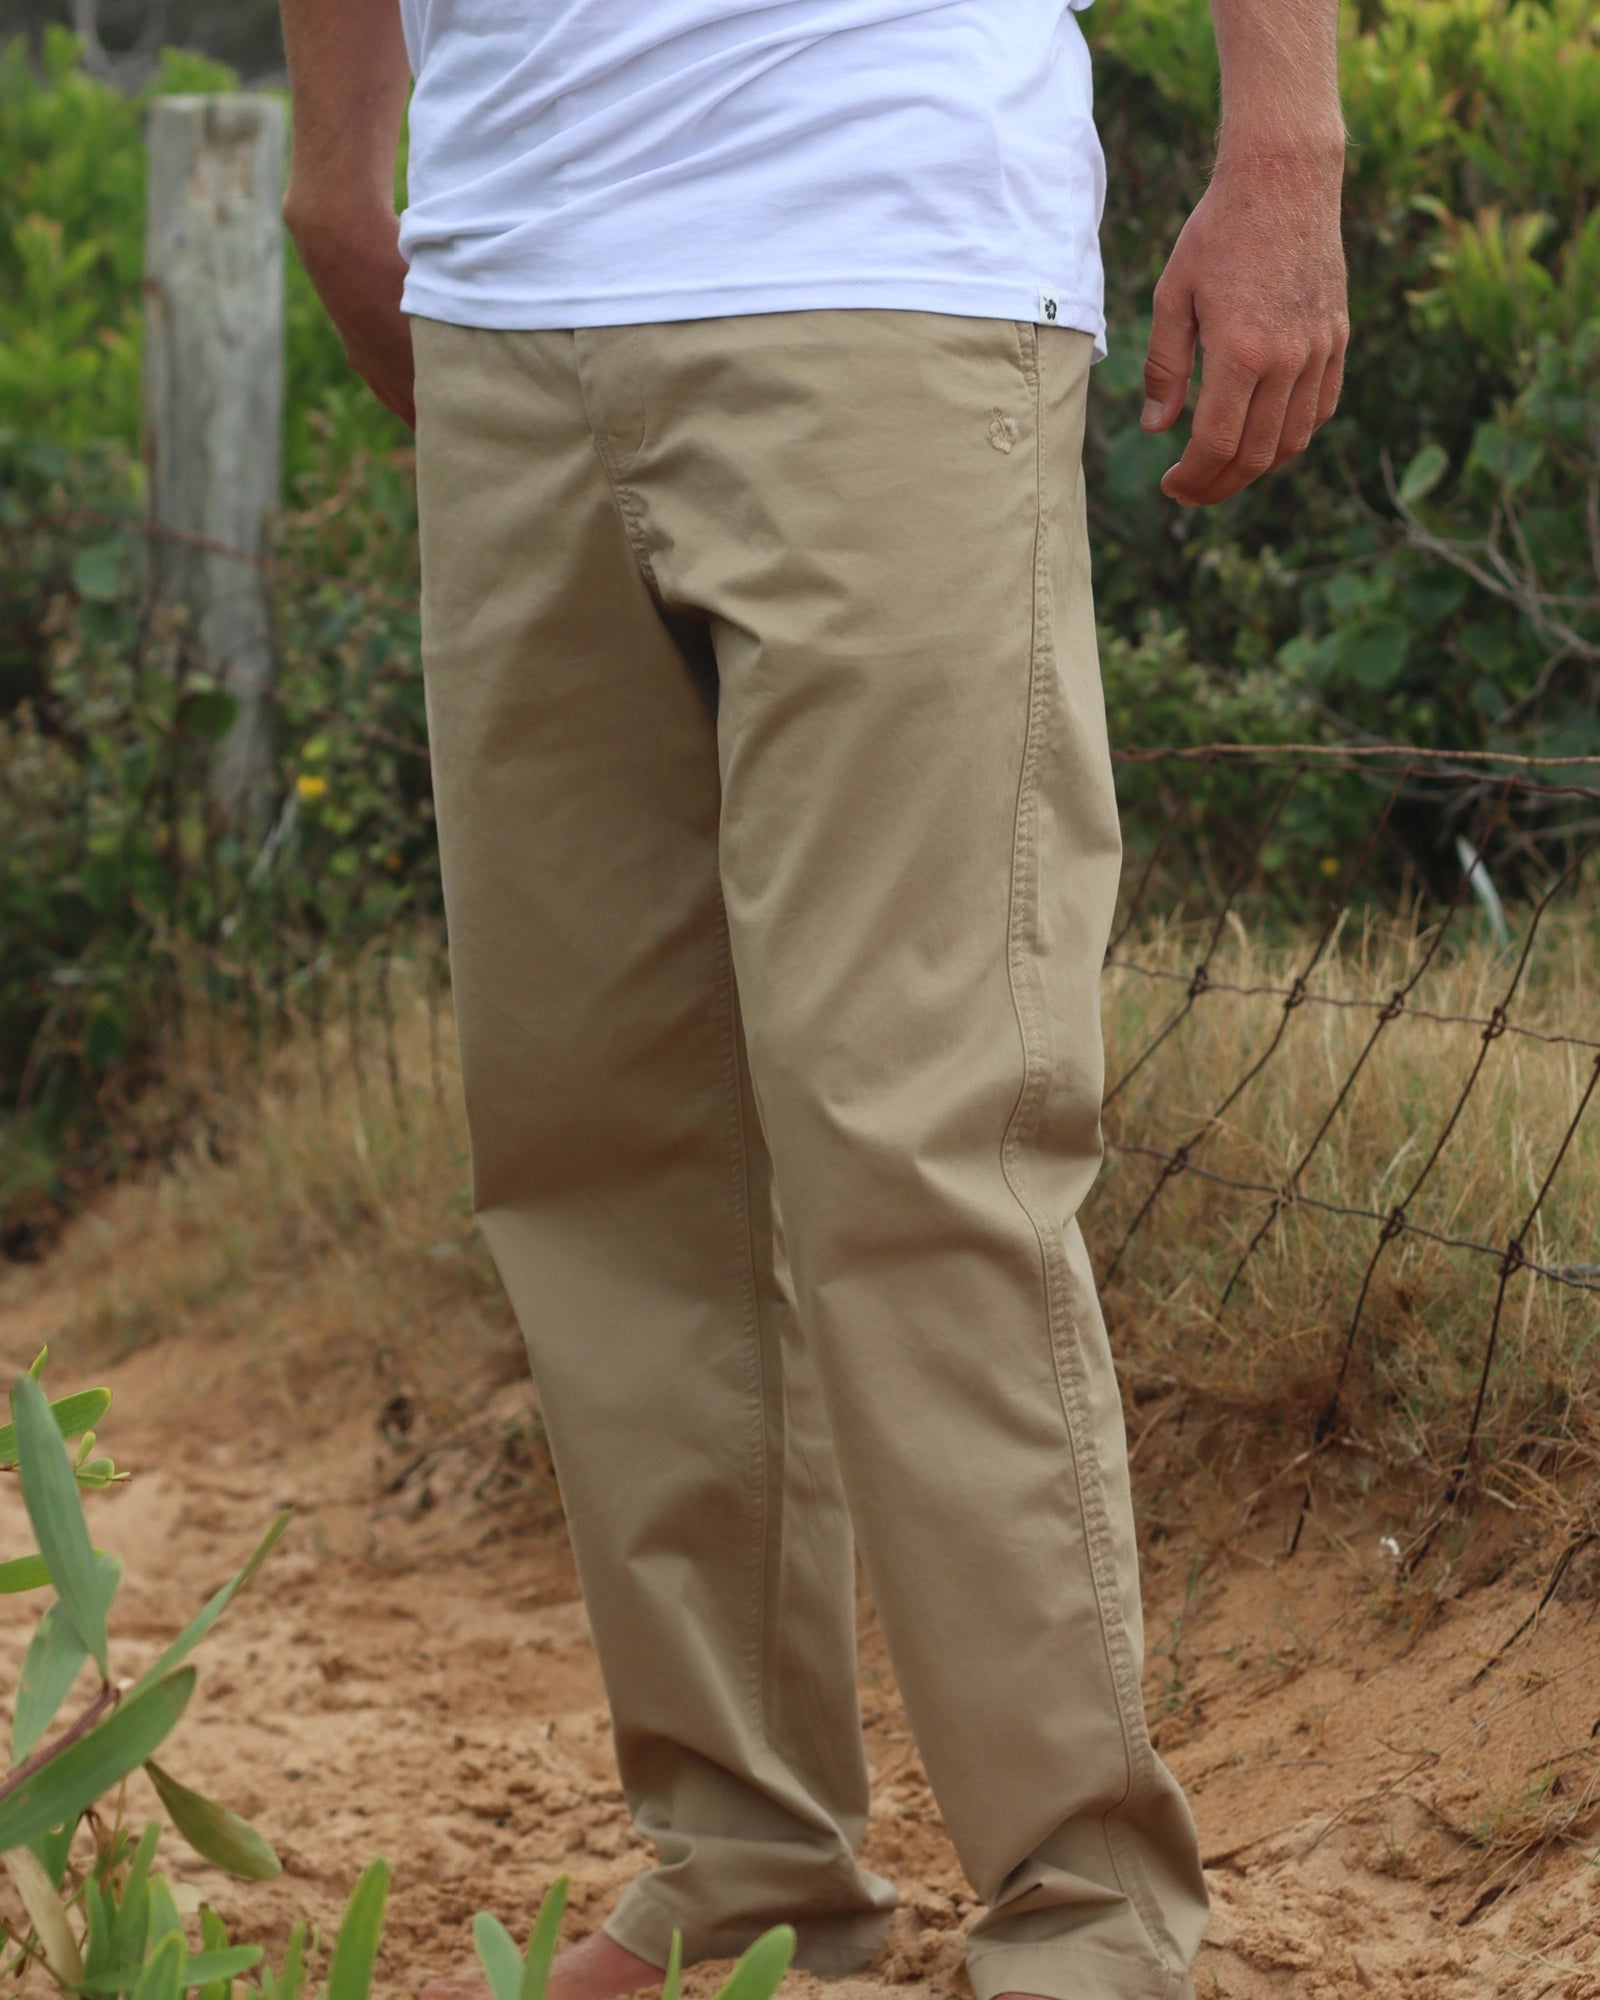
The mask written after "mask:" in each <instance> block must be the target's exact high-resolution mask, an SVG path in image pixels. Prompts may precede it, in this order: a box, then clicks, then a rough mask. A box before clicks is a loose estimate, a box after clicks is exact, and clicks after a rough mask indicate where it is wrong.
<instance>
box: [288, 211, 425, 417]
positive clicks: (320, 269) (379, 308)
mask: <svg viewBox="0 0 1600 2000" xmlns="http://www.w3.org/2000/svg"><path fill="white" fill-rule="evenodd" d="M283 219H284V223H285V225H286V227H287V228H288V231H289V235H290V236H291V238H292V239H293V241H294V247H295V248H296V250H298V251H299V253H300V261H301V262H302V263H303V264H304V265H305V267H306V271H307V274H308V275H309V277H310V279H311V282H312V284H313V285H314V286H315V287H316V290H317V295H318V297H319V298H320V299H321V300H322V303H323V304H324V305H325V306H326V307H327V309H328V317H329V318H330V319H331V320H332V321H333V324H334V327H335V330H336V331H337V332H338V335H339V338H340V339H341V340H342V341H343V342H344V351H345V353H346V354H347V355H348V356H349V357H350V365H351V367H352V368H354V369H355V371H356V373H357V374H358V375H359V376H360V377H361V379H362V380H363V381H364V382H365V383H366V385H367V387H368V388H369V389H370V390H371V391H372V393H373V394H374V395H375V396H376V397H377V399H378V401H379V402H380V403H382V404H383V405H384V407H385V408H386V409H390V410H393V411H394V413H395V415H396V416H397V417H399V418H400V420H401V421H402V423H405V424H407V425H408V426H409V427H410V428H411V429H413V430H415V428H416V422H417V412H416V404H415V401H414V400H413V395H412V371H411V322H410V321H409V319H407V317H406V315H405V314H404V313H403V312H402V311H401V310H400V291H401V287H402V286H403V285H404V283H405V277H406V264H405V259H404V258H403V257H402V256H401V255H400V243H399V236H400V221H399V218H398V216H396V215H395V214H394V213H393V211H392V210H384V209H382V208H377V209H371V210H367V211H364V212H361V213H359V214H354V213H340V212H337V211H335V210H334V209H333V208H332V207H331V206H329V205H327V204H324V203H322V202H320V201H319V200H318V199H317V198H316V197H315V196H314V195H306V194H302V193H301V192H299V191H298V190H297V189H296V188H295V186H294V184H293V182H291V184H290V188H289V193H288V195H287V196H286V198H285V200H284V204H283Z"/></svg>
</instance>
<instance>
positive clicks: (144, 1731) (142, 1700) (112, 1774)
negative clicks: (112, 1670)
mask: <svg viewBox="0 0 1600 2000" xmlns="http://www.w3.org/2000/svg"><path fill="white" fill-rule="evenodd" d="M193 1693H194V1669H193V1668H192V1667H186V1668H185V1669H184V1670H183V1672H182V1673H177V1674H172V1675H170V1676H169V1677H168V1678H167V1679H166V1680H164V1681H159V1682H158V1683H157V1684H156V1686H154V1687H153V1688H151V1689H149V1690H148V1692H146V1693H144V1694H142V1695H137V1696H134V1697H130V1698H129V1699H128V1700H126V1701H125V1702H124V1703H123V1704H122V1706H121V1707H120V1708H118V1709H116V1710H115V1711H114V1712H113V1713H112V1714H111V1715H110V1716H109V1717H108V1718H107V1720H106V1721H104V1722H102V1723H101V1724H100V1725H99V1726H98V1727H97V1728H95V1729H91V1730H90V1731H89V1733H88V1735H87V1736H83V1737H80V1738H79V1740H78V1741H77V1742H76V1743H74V1744H72V1745H71V1746H70V1747H69V1748H67V1749H65V1750H63V1751H61V1753H60V1754H59V1755H58V1756H55V1757H52V1758H51V1759H50V1761H49V1763H47V1764H43V1765H41V1766H40V1767H39V1769H38V1770H37V1771H35V1772H34V1773H33V1775H32V1776H31V1777H28V1778H25V1779H24V1780H23V1781H22V1783H21V1784H20V1785H19V1786H18V1787H17V1789H16V1790H15V1791H14V1792H13V1793H11V1795H10V1797H9V1798H7V1799H5V1800H3V1801H0V1853H3V1852H4V1851H5V1850H6V1849H7V1848H8V1847H24V1846H26V1845H27V1843H28V1842H29V1841H30V1840H36V1839H37V1838H38V1837H39V1835H40V1834H41V1833H48V1832H49V1831H50V1830H51V1828H52V1827H57V1826H64V1825H65V1824H66V1823H67V1821H68V1820H75V1819H76V1818H77V1817H78V1815H79V1814H80V1813H81V1812H82V1811H83V1810H84V1809H85V1807H87V1806H91V1805H93V1804H94V1802H95V1800H96V1799H98V1798H99V1797H100V1796H101V1795H102V1794H103V1793H105V1792H108V1791H110V1789H111V1787H112V1786H113V1785H120V1784H121V1782H122V1780H123V1779H124V1778H125V1777H127V1775H128V1773H129V1772H130V1771H133V1770H136V1769H137V1768H138V1766H139V1765H141V1764H143V1763H145V1762H146V1761H147V1760H148V1759H149V1758H151V1757H153V1756H154V1755H155V1753H156V1751H157V1750H158V1749H159V1748H160V1746H161V1744H162V1742H163V1741H164V1740H165V1739H166V1737H167V1736H168V1735H169V1734H170V1733H171V1731H172V1729H173V1728H174V1726H175V1725H176V1723H177V1720H178V1718H179V1716H181V1715H182V1713H183V1711H184V1709H185V1708H186V1707H187V1705H188V1701H189V1697H190V1695H191V1694H193Z"/></svg>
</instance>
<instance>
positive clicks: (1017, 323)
mask: <svg viewBox="0 0 1600 2000" xmlns="http://www.w3.org/2000/svg"><path fill="white" fill-rule="evenodd" d="M1012 325H1013V326H1014V327H1015V328H1016V334H1017V359H1018V360H1019V361H1020V362H1021V363H1022V377H1023V380H1024V381H1025V382H1026V383H1027V385H1028V387H1029V388H1030V389H1037V388H1038V386H1039V329H1038V328H1037V327H1036V326H1035V325H1034V323H1033V321H1032V320H1031V319H1019V320H1013V321H1012Z"/></svg>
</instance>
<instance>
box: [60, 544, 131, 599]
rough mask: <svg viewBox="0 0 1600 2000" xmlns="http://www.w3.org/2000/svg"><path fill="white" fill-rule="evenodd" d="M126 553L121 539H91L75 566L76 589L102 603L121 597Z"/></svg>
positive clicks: (73, 585) (73, 572) (78, 555)
mask: <svg viewBox="0 0 1600 2000" xmlns="http://www.w3.org/2000/svg"><path fill="white" fill-rule="evenodd" d="M126 554H127V552H126V550H125V549H124V547H123V545H122V543H121V542H91V543H90V545H89V547H88V548H86V549H80V550H79V551H78V554H77V558H76V560H75V561H74V562H73V565H72V587H73V589H74V590H75V591H76V592H77V593H78V595H79V596H80V597H90V598H97V599H99V600H101V601H102V602H104V601H107V600H109V599H112V598H116V597H120V596H121V594H122V579H123V574H124V571H125V567H126Z"/></svg>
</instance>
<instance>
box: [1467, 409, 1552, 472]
mask: <svg viewBox="0 0 1600 2000" xmlns="http://www.w3.org/2000/svg"><path fill="white" fill-rule="evenodd" d="M1543 460H1544V447H1543V446H1542V445H1540V444H1538V443H1537V442H1536V441H1535V440H1534V439H1533V438H1530V437H1524V436H1522V435H1521V434H1520V433H1518V432H1516V431H1508V430H1507V429H1506V427H1505V425H1504V424H1497V423H1484V424H1479V426H1478V428H1477V429H1476V430H1475V431H1474V432H1473V434H1472V461H1473V463H1474V464H1475V465H1479V466H1481V467H1482V468H1483V470H1484V471H1485V472H1487V473H1489V474H1490V475H1491V477H1493V478H1495V479H1498V480H1500V481H1502V482H1503V483H1504V484H1505V485H1507V486H1520V485H1521V484H1522V483H1523V481H1524V480H1525V479H1527V478H1528V477H1529V476H1530V475H1531V474H1532V473H1534V472H1536V471H1537V470H1538V469H1539V466H1540V465H1541V464H1542V463H1543Z"/></svg>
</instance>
